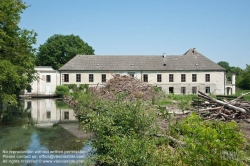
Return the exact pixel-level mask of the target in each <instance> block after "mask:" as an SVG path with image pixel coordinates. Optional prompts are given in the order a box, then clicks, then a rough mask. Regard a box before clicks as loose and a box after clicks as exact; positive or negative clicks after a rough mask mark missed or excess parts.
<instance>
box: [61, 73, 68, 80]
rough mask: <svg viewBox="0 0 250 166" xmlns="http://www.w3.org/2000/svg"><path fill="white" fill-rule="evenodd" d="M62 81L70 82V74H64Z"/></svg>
mask: <svg viewBox="0 0 250 166" xmlns="http://www.w3.org/2000/svg"><path fill="white" fill-rule="evenodd" d="M62 79H63V80H62V82H69V74H63V77H62Z"/></svg>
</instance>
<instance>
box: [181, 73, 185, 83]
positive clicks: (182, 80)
mask: <svg viewBox="0 0 250 166" xmlns="http://www.w3.org/2000/svg"><path fill="white" fill-rule="evenodd" d="M181 82H186V74H181Z"/></svg>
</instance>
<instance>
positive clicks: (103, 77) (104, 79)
mask: <svg viewBox="0 0 250 166" xmlns="http://www.w3.org/2000/svg"><path fill="white" fill-rule="evenodd" d="M102 82H106V74H102Z"/></svg>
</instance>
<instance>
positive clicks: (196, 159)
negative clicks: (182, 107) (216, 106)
mask: <svg viewBox="0 0 250 166" xmlns="http://www.w3.org/2000/svg"><path fill="white" fill-rule="evenodd" d="M170 134H171V135H173V136H174V137H176V138H177V139H181V140H182V141H184V142H185V143H186V146H184V147H179V148H178V152H179V155H180V156H179V160H180V161H182V162H183V163H184V164H187V165H209V166H210V165H243V164H242V162H241V161H242V159H243V149H244V144H245V139H244V137H243V135H242V133H241V132H240V131H239V127H238V125H237V124H236V123H235V122H233V121H232V122H228V123H224V122H221V121H203V120H202V119H201V118H200V117H199V116H198V115H196V114H191V115H190V116H188V117H187V118H185V119H183V120H182V121H181V122H178V123H176V124H175V125H173V126H171V127H170Z"/></svg>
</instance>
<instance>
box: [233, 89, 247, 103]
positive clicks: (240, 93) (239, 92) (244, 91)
mask: <svg viewBox="0 0 250 166" xmlns="http://www.w3.org/2000/svg"><path fill="white" fill-rule="evenodd" d="M248 92H250V90H236V92H235V95H236V96H240V95H242V94H245V93H248ZM243 99H244V100H246V101H250V94H248V95H246V96H244V98H243Z"/></svg>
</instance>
